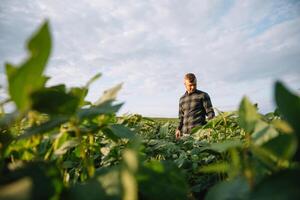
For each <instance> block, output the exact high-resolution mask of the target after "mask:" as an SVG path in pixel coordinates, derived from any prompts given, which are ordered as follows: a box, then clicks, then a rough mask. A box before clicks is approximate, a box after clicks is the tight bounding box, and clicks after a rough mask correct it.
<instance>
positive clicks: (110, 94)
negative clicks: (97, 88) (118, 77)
mask: <svg viewBox="0 0 300 200" xmlns="http://www.w3.org/2000/svg"><path fill="white" fill-rule="evenodd" d="M121 88H122V84H118V85H116V86H115V87H113V88H111V89H109V90H106V91H104V93H103V95H102V96H101V97H100V99H99V100H98V101H96V102H95V103H94V104H95V105H100V104H102V103H105V102H107V101H113V100H115V99H116V97H117V94H118V92H119V91H120V89H121Z"/></svg>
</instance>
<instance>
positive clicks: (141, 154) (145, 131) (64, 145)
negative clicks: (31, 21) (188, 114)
mask: <svg viewBox="0 0 300 200" xmlns="http://www.w3.org/2000/svg"><path fill="white" fill-rule="evenodd" d="M51 47H52V39H51V31H50V28H49V23H48V22H45V23H44V24H43V25H42V26H41V27H39V28H38V30H37V31H36V32H35V33H34V34H33V35H32V37H31V38H30V39H29V41H28V43H27V49H28V57H27V58H26V59H25V60H24V62H22V63H21V64H19V65H13V64H10V63H7V64H6V66H5V69H6V78H7V82H8V83H7V93H8V94H9V98H8V99H6V100H3V101H2V102H1V104H0V106H1V114H0V199H52V200H55V199H70V200H71V199H72V200H74V199H75V200H76V199H80V200H82V199H90V200H92V199H108V200H112V199H123V200H137V199H146V200H155V199H162V200H165V199H172V200H176V199H178V200H183V199H191V200H193V199H207V200H215V199H216V200H220V199H255V200H257V199H288V200H291V199H300V190H299V185H300V184H299V180H300V165H299V161H300V148H299V145H300V143H299V141H300V140H299V138H300V123H299V122H300V98H299V96H298V95H296V94H294V93H293V92H292V91H290V90H289V89H288V88H287V87H286V86H285V85H284V84H282V83H281V82H276V83H274V101H275V102H276V105H277V109H276V110H275V111H274V112H271V113H268V114H265V115H263V114H260V113H259V112H258V110H257V107H256V106H255V105H253V103H251V102H250V101H249V99H248V98H247V97H244V98H243V99H242V100H241V102H240V106H239V109H238V110H236V111H232V112H222V111H218V115H217V116H216V117H215V118H214V119H212V120H210V121H209V122H208V123H207V124H206V125H204V126H201V127H195V128H194V129H193V130H192V133H191V135H190V136H186V137H182V138H181V139H179V140H176V139H175V129H176V127H177V125H178V119H172V118H149V117H148V118H147V117H143V116H141V115H139V114H131V115H124V116H117V115H116V113H117V112H118V110H119V109H120V108H121V107H122V103H116V101H115V99H116V98H117V93H118V91H119V90H120V89H121V85H116V86H115V87H113V88H110V89H108V90H107V91H106V92H105V93H104V94H103V95H102V96H100V97H99V100H97V101H96V102H89V101H86V99H85V97H86V95H87V93H88V90H89V87H90V85H91V84H93V82H94V81H95V80H96V79H98V78H100V76H101V75H100V74H96V75H95V76H94V77H91V79H90V81H88V82H87V83H78V85H83V86H81V87H72V88H67V87H66V86H65V85H64V84H60V85H54V86H46V83H47V80H48V79H49V78H51V77H47V76H45V74H44V71H45V68H46V64H47V61H48V59H49V56H50V53H51ZM11 103H13V104H14V105H15V110H14V111H13V112H10V113H6V112H5V110H4V108H5V106H6V104H11Z"/></svg>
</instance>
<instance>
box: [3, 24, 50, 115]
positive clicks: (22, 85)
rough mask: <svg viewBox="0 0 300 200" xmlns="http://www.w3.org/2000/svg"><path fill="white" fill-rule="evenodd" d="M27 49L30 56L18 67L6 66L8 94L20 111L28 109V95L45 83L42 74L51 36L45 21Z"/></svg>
mask: <svg viewBox="0 0 300 200" xmlns="http://www.w3.org/2000/svg"><path fill="white" fill-rule="evenodd" d="M27 48H28V50H29V54H30V55H29V57H28V59H27V60H26V61H25V62H24V63H22V64H21V65H20V66H19V67H14V66H13V65H11V64H6V74H7V78H8V90H9V94H10V97H11V99H12V100H13V101H14V102H15V104H16V106H17V108H18V109H19V110H20V111H25V110H27V109H28V108H29V107H30V104H31V103H30V98H29V97H30V94H31V93H32V92H34V91H35V90H37V89H40V88H42V87H43V86H44V84H45V82H46V78H45V77H44V76H43V75H42V74H43V71H44V69H45V66H46V64H47V61H48V57H49V55H50V51H51V36H50V32H49V25H48V22H47V21H46V22H45V23H44V24H43V25H42V26H41V28H40V29H39V30H38V31H37V33H36V34H34V36H33V37H32V38H31V39H30V40H29V42H28V45H27Z"/></svg>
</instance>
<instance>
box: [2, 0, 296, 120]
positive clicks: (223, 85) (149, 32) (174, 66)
mask: <svg viewBox="0 0 300 200" xmlns="http://www.w3.org/2000/svg"><path fill="white" fill-rule="evenodd" d="M45 18H47V19H49V20H50V24H51V29H52V35H53V42H54V47H53V51H52V56H51V58H50V60H49V63H48V67H47V70H46V74H47V75H49V76H51V77H52V78H51V79H50V81H49V83H48V84H49V85H54V84H58V83H66V84H67V85H68V86H81V85H84V84H85V83H86V82H87V80H88V79H89V78H90V77H92V76H93V75H94V74H96V73H98V72H101V73H102V74H103V76H102V77H101V78H100V79H99V80H98V81H96V82H95V83H94V84H93V85H92V86H91V88H90V91H89V94H88V97H87V99H88V100H90V101H96V100H97V99H98V98H99V96H101V94H102V92H103V90H105V89H108V88H110V87H113V86H114V85H116V84H118V83H121V82H123V88H122V90H121V91H120V93H119V96H118V101H121V102H125V105H124V106H123V108H122V109H121V111H120V114H123V113H140V114H142V115H145V116H158V117H176V116H177V113H178V100H179V97H180V96H181V95H182V94H183V93H184V92H185V90H184V85H183V76H184V74H185V73H188V72H193V73H195V74H196V75H197V77H198V89H200V90H204V91H206V92H208V93H209V95H210V96H211V100H212V103H213V106H214V107H216V108H218V109H219V110H224V111H227V110H235V109H237V107H238V105H239V102H240V100H241V98H242V97H243V96H244V95H247V96H248V97H249V98H250V100H251V101H253V102H257V103H258V105H259V109H260V111H261V112H262V113H266V112H269V111H273V110H274V102H273V84H274V81H275V80H282V81H283V82H284V83H285V84H286V85H287V86H288V87H289V88H291V89H292V90H294V91H295V92H297V93H299V90H300V66H299V63H300V1H283V0H273V1H268V0H266V1H261V0H251V1H250V0H249V1H246V0H245V1H233V0H228V1H221V0H207V1H198V0H191V1H182V0H173V1H171V0H169V1H166V0H160V1H154V0H143V1H141V0H129V1H125V0H124V1H121V0H116V1H113V0H103V1H98V0H81V1H71V0H65V1H61V0H45V1H40V0H22V2H21V1H16V0H2V1H1V4H0V84H1V85H2V86H3V88H2V89H0V99H4V98H5V97H6V94H5V87H6V85H7V84H6V78H5V71H4V63H5V62H6V61H10V62H12V63H20V62H21V61H22V59H24V58H25V57H26V50H25V47H24V45H25V41H26V39H27V38H28V37H29V36H30V35H31V33H32V32H33V31H34V30H36V28H37V27H38V26H39V25H40V24H41V23H42V21H43V20H44V19H45Z"/></svg>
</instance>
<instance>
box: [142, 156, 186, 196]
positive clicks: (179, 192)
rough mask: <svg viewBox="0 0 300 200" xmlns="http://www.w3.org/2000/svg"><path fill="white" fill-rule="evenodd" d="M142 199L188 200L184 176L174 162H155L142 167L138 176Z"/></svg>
mask: <svg viewBox="0 0 300 200" xmlns="http://www.w3.org/2000/svg"><path fill="white" fill-rule="evenodd" d="M137 180H138V184H139V193H140V197H141V199H146V200H148V199H149V200H150V199H156V200H160V199H161V200H164V199H174V200H176V199H178V200H184V199H187V197H188V194H187V189H188V188H187V184H186V180H185V177H184V174H183V173H182V172H181V171H180V170H179V169H178V167H177V166H176V165H175V164H174V163H173V162H158V161H156V160H153V161H151V162H148V163H146V164H144V166H141V168H140V170H139V172H138V176H137Z"/></svg>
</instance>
